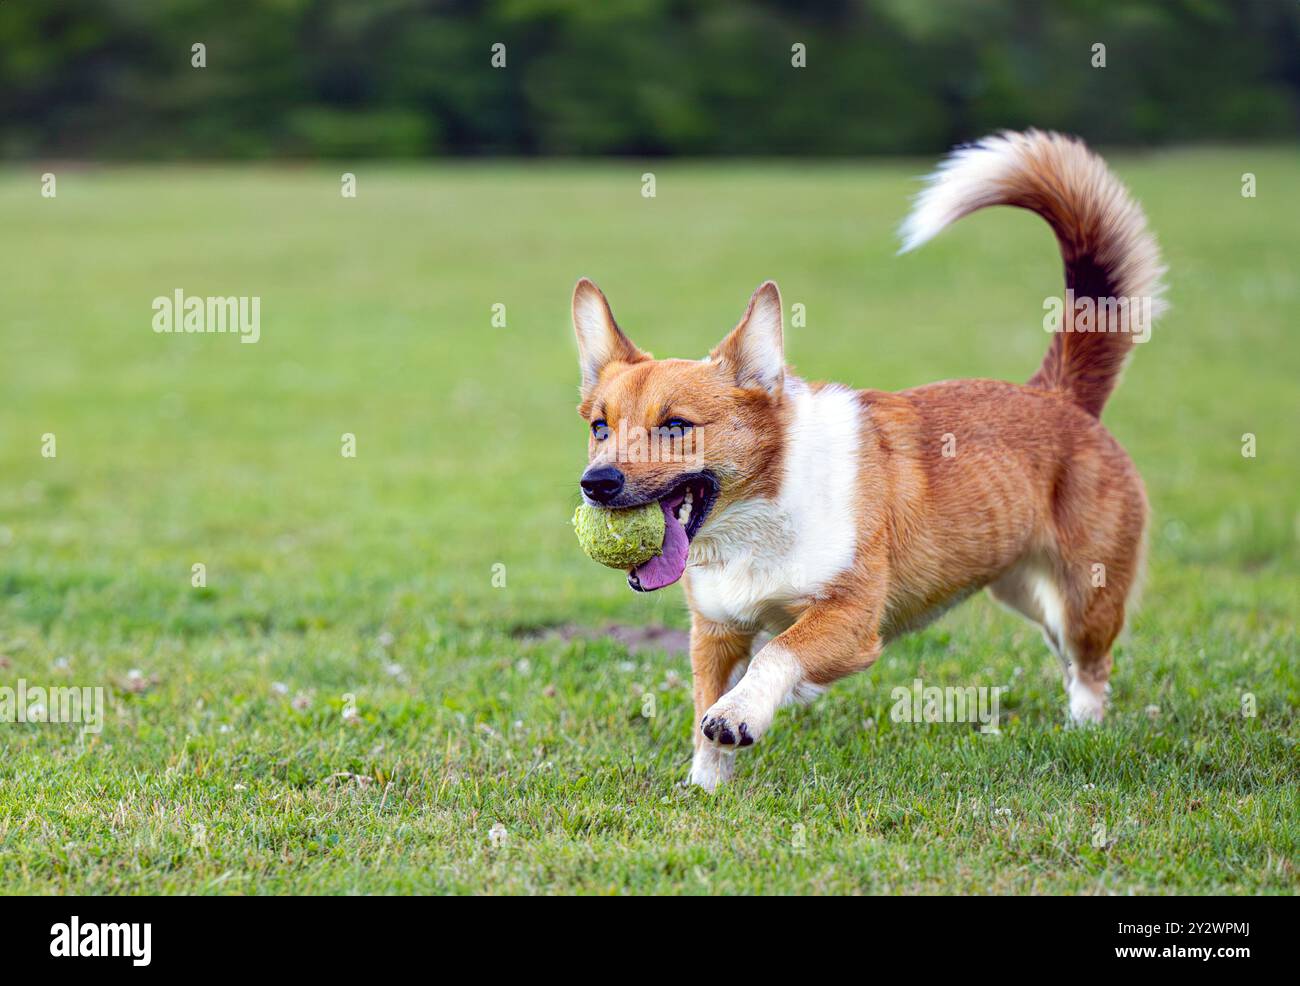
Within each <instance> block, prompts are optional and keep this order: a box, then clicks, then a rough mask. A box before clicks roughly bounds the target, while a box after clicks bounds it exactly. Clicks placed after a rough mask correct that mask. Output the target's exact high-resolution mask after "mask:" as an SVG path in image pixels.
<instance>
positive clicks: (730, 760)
mask: <svg viewBox="0 0 1300 986" xmlns="http://www.w3.org/2000/svg"><path fill="white" fill-rule="evenodd" d="M735 770H736V755H735V754H734V753H733V752H731V751H729V750H722V749H719V748H718V747H716V746H713V745H712V744H710V743H701V744H700V745H699V746H697V747H696V748H695V759H694V760H692V761H691V776H690V783H692V784H694V785H696V786H697V787H702V788H704V790H706V791H709V792H710V793H712V792H713V791H715V790H717V788H718V785H719V784H725V783H727V781H729V780H731V775H732V774H733V773H734V772H735Z"/></svg>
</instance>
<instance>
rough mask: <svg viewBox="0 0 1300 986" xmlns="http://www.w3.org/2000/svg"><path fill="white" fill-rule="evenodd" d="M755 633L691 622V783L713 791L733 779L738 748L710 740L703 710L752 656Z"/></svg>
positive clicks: (697, 619) (699, 620)
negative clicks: (702, 724) (703, 727)
mask: <svg viewBox="0 0 1300 986" xmlns="http://www.w3.org/2000/svg"><path fill="white" fill-rule="evenodd" d="M753 644H754V635H753V634H752V633H747V632H744V631H739V630H733V629H731V628H730V627H726V626H723V625H721V624H718V623H711V622H709V621H708V620H705V619H702V618H701V617H698V616H696V617H695V618H694V619H693V620H692V621H691V675H692V677H693V679H694V681H693V685H694V691H695V758H694V760H693V761H692V762H691V783H692V784H698V785H699V786H700V787H702V788H704V789H705V790H707V791H712V790H713V789H714V788H716V787H717V786H718V785H719V784H721V783H724V782H725V781H728V780H730V779H731V771H732V764H733V757H734V756H735V751H733V750H725V749H722V748H721V747H719V746H717V745H716V744H714V743H710V742H708V741H707V740H706V739H705V738H704V734H703V733H701V732H700V722H701V720H702V719H703V716H704V713H705V712H706V711H708V709H709V708H710V706H712V705H713V703H714V702H716V701H717V700H718V698H719V697H720V696H721V695H722V693H723V692H725V691H726V690H727V683H728V682H729V681H730V679H731V673H732V671H733V670H734V669H735V668H736V665H738V664H739V663H740V662H741V661H743V660H745V659H746V658H748V657H749V652H750V648H751V647H752V646H753Z"/></svg>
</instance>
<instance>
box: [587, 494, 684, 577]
mask: <svg viewBox="0 0 1300 986" xmlns="http://www.w3.org/2000/svg"><path fill="white" fill-rule="evenodd" d="M573 529H574V530H575V531H576V532H577V534H578V543H579V544H580V545H582V550H583V551H585V552H586V553H587V555H588V557H590V558H591V560H592V561H598V562H600V563H601V564H602V565H608V566H609V567H610V568H622V569H629V568H631V567H633V566H634V565H640V564H641V563H642V562H644V561H649V560H650V559H651V558H653V557H654V556H655V555H657V554H659V553H661V552H662V551H663V543H664V512H663V510H662V509H661V508H660V506H659V504H658V503H647V504H646V505H645V506H643V507H628V508H626V509H624V510H608V509H606V508H604V507H593V506H592V505H591V504H589V503H582V504H579V505H578V509H577V510H575V511H574V512H573Z"/></svg>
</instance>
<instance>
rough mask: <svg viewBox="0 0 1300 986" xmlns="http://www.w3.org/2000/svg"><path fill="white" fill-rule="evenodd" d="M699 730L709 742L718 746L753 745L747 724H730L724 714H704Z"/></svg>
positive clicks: (752, 738)
mask: <svg viewBox="0 0 1300 986" xmlns="http://www.w3.org/2000/svg"><path fill="white" fill-rule="evenodd" d="M700 732H702V733H703V734H704V736H705V738H706V739H708V740H709V741H710V742H713V743H717V744H718V745H719V746H753V744H754V737H753V736H751V735H750V732H749V724H748V723H744V722H742V723H740V725H738V726H736V725H732V723H730V722H728V721H727V718H726V717H725V716H705V717H704V720H703V721H702V722H701V723H700Z"/></svg>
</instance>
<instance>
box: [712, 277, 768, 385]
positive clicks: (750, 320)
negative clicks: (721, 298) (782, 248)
mask: <svg viewBox="0 0 1300 986" xmlns="http://www.w3.org/2000/svg"><path fill="white" fill-rule="evenodd" d="M709 358H710V359H712V360H713V361H714V362H716V363H720V364H722V365H723V366H726V367H727V368H728V369H729V370H730V371H731V372H732V374H733V375H734V376H735V379H736V386H737V387H760V388H762V389H763V390H766V391H767V392H768V393H770V394H775V393H779V392H780V390H781V385H782V384H783V383H784V382H785V334H784V332H783V330H782V328H781V291H780V289H779V288H778V287H777V286H776V283H775V282H774V281H764V282H763V283H762V284H760V285H759V286H758V290H757V291H755V292H754V294H753V297H751V298H750V299H749V307H748V308H746V309H745V314H744V315H742V316H741V317H740V324H739V325H737V326H736V327H735V328H734V329H732V330H731V334H730V335H728V336H727V338H725V339H723V340H722V342H720V343H718V348H717V349H715V350H713V352H712V353H711V354H710V356H709Z"/></svg>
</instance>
